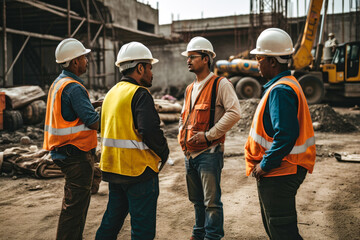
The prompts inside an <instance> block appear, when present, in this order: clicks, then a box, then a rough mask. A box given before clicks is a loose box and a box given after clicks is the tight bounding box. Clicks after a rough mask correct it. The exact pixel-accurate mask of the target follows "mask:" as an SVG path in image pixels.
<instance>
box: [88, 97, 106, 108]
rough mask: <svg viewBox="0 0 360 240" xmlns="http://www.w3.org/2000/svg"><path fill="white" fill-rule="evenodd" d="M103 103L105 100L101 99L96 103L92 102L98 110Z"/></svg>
mask: <svg viewBox="0 0 360 240" xmlns="http://www.w3.org/2000/svg"><path fill="white" fill-rule="evenodd" d="M103 101H104V99H99V100H97V101H95V102H92V103H91V104H92V105H93V107H94V108H97V107H100V106H102V104H103Z"/></svg>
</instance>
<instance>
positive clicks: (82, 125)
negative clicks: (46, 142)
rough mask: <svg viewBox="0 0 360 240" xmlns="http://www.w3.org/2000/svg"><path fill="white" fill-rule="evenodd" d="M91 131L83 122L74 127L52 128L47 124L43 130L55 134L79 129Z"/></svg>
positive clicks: (64, 133)
mask: <svg viewBox="0 0 360 240" xmlns="http://www.w3.org/2000/svg"><path fill="white" fill-rule="evenodd" d="M89 130H90V131H91V130H92V129H90V128H88V127H86V126H85V125H84V124H81V125H78V126H75V127H68V128H52V127H50V126H48V125H45V131H47V132H49V133H50V134H51V135H56V136H64V135H69V134H73V133H78V132H81V131H89Z"/></svg>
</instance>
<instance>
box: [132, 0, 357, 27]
mask: <svg viewBox="0 0 360 240" xmlns="http://www.w3.org/2000/svg"><path fill="white" fill-rule="evenodd" d="M137 1H138V2H141V3H144V4H149V5H150V6H151V7H153V8H155V9H156V8H157V6H159V24H169V23H171V22H172V20H174V21H175V20H186V19H196V18H211V17H220V16H232V15H241V14H249V13H250V0H222V1H221V0H137ZM258 1H259V0H258ZM264 1H266V0H264ZM267 1H268V0H267ZM297 1H298V2H299V16H304V15H306V14H307V8H308V5H309V2H310V0H290V5H291V6H290V8H291V9H292V16H293V17H296V16H297V10H296V6H297ZM328 1H329V6H328V13H332V12H333V10H332V5H333V2H334V13H340V12H342V2H343V0H328ZM355 1H358V3H359V2H360V0H344V5H345V6H344V11H345V12H349V6H350V2H352V5H353V6H354V7H355ZM254 2H255V1H254ZM324 2H325V0H324ZM305 4H306V11H305V10H304V9H305Z"/></svg>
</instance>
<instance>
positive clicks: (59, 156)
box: [43, 38, 101, 240]
mask: <svg viewBox="0 0 360 240" xmlns="http://www.w3.org/2000/svg"><path fill="white" fill-rule="evenodd" d="M89 52H90V49H86V48H85V47H84V46H83V44H82V43H81V42H79V41H78V40H76V39H74V38H67V39H65V40H63V41H61V42H60V43H59V45H58V46H57V48H56V51H55V58H56V62H57V63H59V64H60V65H61V67H62V68H63V71H62V72H61V74H60V75H59V76H58V77H57V78H56V80H55V81H54V82H53V83H52V85H51V87H50V89H49V93H48V99H47V108H46V118H45V131H44V145H43V148H44V149H46V150H50V151H51V152H50V153H51V158H52V159H53V161H54V163H55V164H56V165H58V166H59V167H60V168H61V171H62V172H63V173H64V175H65V187H64V192H65V193H64V198H63V202H62V209H61V213H60V218H59V223H58V228H57V235H56V239H66V240H68V239H74V240H75V239H76V240H80V239H82V234H83V230H84V225H85V220H86V214H87V211H88V207H89V203H90V197H91V192H90V190H91V186H92V181H93V174H94V160H95V148H96V146H97V129H98V128H99V118H100V117H99V114H98V113H97V112H96V111H95V110H94V107H97V106H100V105H101V101H99V102H95V103H91V102H90V99H89V93H88V92H87V90H86V88H85V87H84V85H83V84H84V81H83V80H82V79H81V78H80V75H82V74H83V73H85V72H86V68H87V65H88V60H87V58H86V55H87V54H88V53H89Z"/></svg>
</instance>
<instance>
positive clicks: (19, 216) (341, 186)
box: [0, 124, 360, 240]
mask: <svg viewBox="0 0 360 240" xmlns="http://www.w3.org/2000/svg"><path fill="white" fill-rule="evenodd" d="M175 129H176V125H174V124H172V125H170V126H167V127H166V133H167V136H174V132H175V131H176V130H175ZM247 134H248V132H247V131H241V130H237V129H235V130H234V131H232V132H231V134H229V135H228V136H227V139H226V143H225V163H224V169H223V172H222V184H221V185H222V201H223V204H224V217H225V219H224V221H225V222H224V228H225V237H224V239H229V240H230V239H231V240H240V239H267V237H266V233H265V231H264V228H263V226H262V222H261V216H260V208H259V202H258V196H257V191H256V182H255V179H254V178H252V177H246V175H245V163H244V151H243V146H244V144H245V141H246V138H247ZM315 136H316V145H317V159H316V164H315V169H314V172H313V174H308V176H307V177H306V179H305V181H304V183H303V184H302V185H301V187H300V189H299V191H298V195H297V211H298V222H299V229H300V233H301V235H302V236H303V238H304V239H317V240H321V239H324V240H327V239H341V240H343V239H349V240H353V239H360V228H359V226H360V202H359V199H360V178H359V176H360V164H359V163H347V162H346V163H345V162H338V161H337V160H336V159H335V158H334V157H333V153H334V152H338V153H349V154H360V134H359V132H355V133H346V134H344V133H320V132H316V134H315ZM168 143H169V146H170V149H171V153H170V158H171V160H172V161H173V162H174V164H173V165H169V164H167V165H166V166H165V167H164V169H163V171H162V172H161V173H160V196H159V200H158V211H157V235H156V239H159V240H174V239H179V240H181V239H189V237H190V236H191V230H192V226H193V224H194V213H193V206H192V204H191V203H190V202H189V200H188V199H187V190H186V184H185V171H184V168H185V167H184V160H183V154H182V152H181V149H180V147H179V145H178V144H177V141H176V138H174V137H168ZM63 184H64V180H63V179H62V178H56V179H46V180H44V179H34V178H31V177H28V176H21V177H20V176H18V177H17V178H16V177H5V176H2V177H0V186H1V188H0V209H1V210H0V223H1V227H0V239H1V240H5V239H11V240H13V239H14V240H18V239H35V240H48V239H54V237H55V233H56V226H57V221H58V217H59V213H60V206H61V200H62V196H63ZM107 198H108V190H107V183H105V182H102V183H101V185H100V190H99V192H98V193H97V194H95V195H93V196H92V199H91V204H90V207H89V211H88V217H87V222H86V226H85V231H84V239H86V240H87V239H94V236H95V232H96V230H97V228H98V227H99V224H100V222H101V218H102V215H103V213H104V211H105V208H106V204H107ZM118 239H130V225H129V217H128V218H127V219H126V221H125V224H124V226H123V229H122V230H121V232H120V234H119V236H118Z"/></svg>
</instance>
